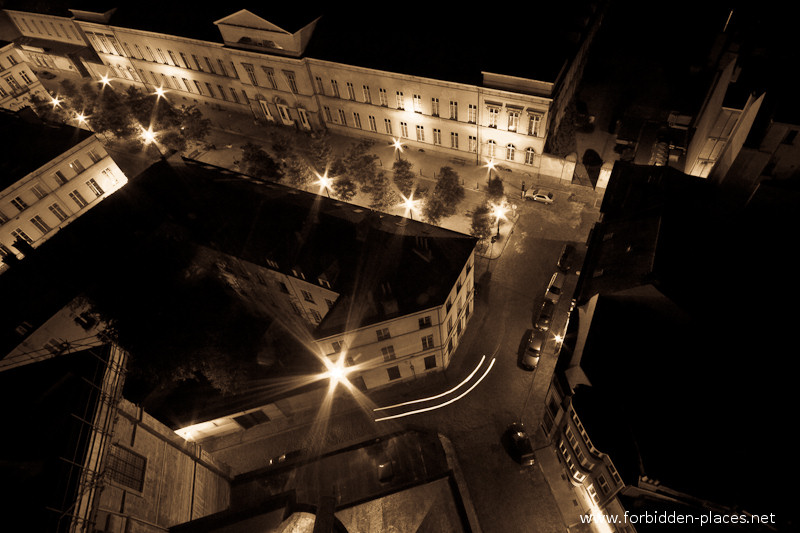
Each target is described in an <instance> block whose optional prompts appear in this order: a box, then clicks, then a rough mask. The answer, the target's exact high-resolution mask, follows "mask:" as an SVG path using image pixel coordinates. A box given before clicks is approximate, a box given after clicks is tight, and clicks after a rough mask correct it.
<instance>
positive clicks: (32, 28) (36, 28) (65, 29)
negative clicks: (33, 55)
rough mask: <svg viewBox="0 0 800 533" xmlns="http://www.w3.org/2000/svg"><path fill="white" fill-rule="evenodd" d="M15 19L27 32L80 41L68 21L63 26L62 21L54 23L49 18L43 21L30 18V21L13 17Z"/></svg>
mask: <svg viewBox="0 0 800 533" xmlns="http://www.w3.org/2000/svg"><path fill="white" fill-rule="evenodd" d="M15 19H16V20H19V22H20V23H21V26H23V27H24V28H25V30H26V31H27V32H28V33H38V34H39V35H47V36H49V37H53V36H56V37H59V38H62V39H64V38H66V39H72V40H73V41H81V38H80V37H78V34H77V32H76V31H75V28H73V27H72V26H70V25H69V23H68V24H67V25H66V26H65V25H64V23H63V22H58V23H57V24H56V23H54V22H53V21H51V20H48V21H43V20H39V19H37V18H32V19H31V20H30V23H29V22H28V20H27V19H25V17H15ZM59 29H60V31H59ZM51 30H52V33H51Z"/></svg>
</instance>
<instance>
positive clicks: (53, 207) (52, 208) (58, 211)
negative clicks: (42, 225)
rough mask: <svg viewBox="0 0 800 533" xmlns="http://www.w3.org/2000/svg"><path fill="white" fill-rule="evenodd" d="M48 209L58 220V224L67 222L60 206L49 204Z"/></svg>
mask: <svg viewBox="0 0 800 533" xmlns="http://www.w3.org/2000/svg"><path fill="white" fill-rule="evenodd" d="M49 209H50V212H51V213H53V214H54V215H55V216H56V218H58V220H59V222H64V221H65V220H67V214H66V213H65V212H64V210H63V209H61V206H60V205H58V203H55V204H51V205H50V207H49Z"/></svg>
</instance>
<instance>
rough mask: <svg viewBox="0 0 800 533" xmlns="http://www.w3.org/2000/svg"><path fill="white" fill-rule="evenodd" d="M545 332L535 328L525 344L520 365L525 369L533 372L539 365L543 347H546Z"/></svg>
mask: <svg viewBox="0 0 800 533" xmlns="http://www.w3.org/2000/svg"><path fill="white" fill-rule="evenodd" d="M545 339H546V337H545V332H544V331H541V330H533V332H532V333H531V335H530V337H528V342H527V343H526V344H525V349H524V350H523V351H522V355H520V358H519V366H520V367H522V368H523V369H524V370H527V371H529V372H532V371H534V370H536V367H537V366H539V359H540V358H541V356H542V349H543V348H544V341H545Z"/></svg>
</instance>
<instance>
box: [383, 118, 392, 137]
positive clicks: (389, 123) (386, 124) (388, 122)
mask: <svg viewBox="0 0 800 533" xmlns="http://www.w3.org/2000/svg"><path fill="white" fill-rule="evenodd" d="M383 127H384V129H386V133H387V134H388V135H391V134H392V121H391V120H389V119H388V118H385V119H383Z"/></svg>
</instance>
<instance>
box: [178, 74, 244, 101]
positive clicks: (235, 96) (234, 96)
mask: <svg viewBox="0 0 800 533" xmlns="http://www.w3.org/2000/svg"><path fill="white" fill-rule="evenodd" d="M183 81H186V80H183ZM230 89H231V96H232V97H233V101H234V102H236V103H237V104H238V103H239V95H238V94H237V93H236V89H234V88H233V87H231V88H230Z"/></svg>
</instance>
